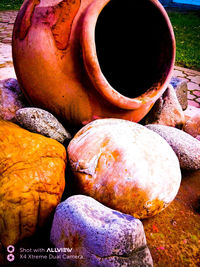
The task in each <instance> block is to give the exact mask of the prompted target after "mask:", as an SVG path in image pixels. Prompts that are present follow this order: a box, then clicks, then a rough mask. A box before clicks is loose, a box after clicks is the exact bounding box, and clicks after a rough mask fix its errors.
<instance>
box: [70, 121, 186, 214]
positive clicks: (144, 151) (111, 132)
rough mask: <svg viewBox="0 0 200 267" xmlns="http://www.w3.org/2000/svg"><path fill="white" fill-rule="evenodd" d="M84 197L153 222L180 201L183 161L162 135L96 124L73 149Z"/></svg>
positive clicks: (75, 141)
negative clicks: (168, 207)
mask: <svg viewBox="0 0 200 267" xmlns="http://www.w3.org/2000/svg"><path fill="white" fill-rule="evenodd" d="M68 156H69V162H70V165H71V168H72V171H73V173H74V176H75V179H76V182H75V183H76V184H77V186H79V192H80V193H81V194H86V195H89V196H91V197H93V198H95V199H96V200H98V201H99V202H102V203H103V204H104V205H107V206H108V207H110V208H112V209H116V210H119V211H121V212H124V213H127V214H131V215H132V216H134V217H136V218H147V217H151V216H153V215H155V214H157V213H159V212H160V211H161V210H163V209H164V208H165V207H166V206H167V205H169V203H170V202H171V201H172V200H173V199H174V197H175V196H176V194H177V192H178V189H179V186H180V181H181V173H180V166H179V162H178V159H177V157H176V155H175V153H174V152H173V150H172V149H171V147H170V146H169V145H168V144H167V142H166V141H165V140H164V139H163V138H161V137H160V136H159V135H158V134H156V133H154V132H153V131H150V130H148V129H147V128H146V127H144V126H142V125H140V124H136V123H133V122H129V121H126V120H120V119H103V120H96V121H94V122H92V123H90V124H88V125H86V126H85V127H83V128H82V129H81V130H80V131H79V132H78V133H77V134H76V135H75V137H74V138H73V139H72V141H71V142H70V144H69V146H68Z"/></svg>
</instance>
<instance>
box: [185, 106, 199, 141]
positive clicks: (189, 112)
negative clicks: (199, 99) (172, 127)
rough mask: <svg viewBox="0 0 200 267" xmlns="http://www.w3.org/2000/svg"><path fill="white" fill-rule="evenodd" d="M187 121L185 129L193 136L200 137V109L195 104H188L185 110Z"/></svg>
mask: <svg viewBox="0 0 200 267" xmlns="http://www.w3.org/2000/svg"><path fill="white" fill-rule="evenodd" d="M184 114H185V119H186V123H185V125H184V128H183V130H184V131H185V132H186V133H188V134H190V135H192V136H193V137H195V138H197V139H198V140H199V139H200V109H199V108H195V107H193V106H188V108H187V109H186V110H185V112H184Z"/></svg>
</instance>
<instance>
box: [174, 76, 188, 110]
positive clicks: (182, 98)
mask: <svg viewBox="0 0 200 267" xmlns="http://www.w3.org/2000/svg"><path fill="white" fill-rule="evenodd" d="M170 84H171V85H172V86H173V87H174V89H175V92H176V96H177V98H178V101H179V103H180V105H181V107H182V109H183V110H185V109H186V108H187V106H188V101H187V94H188V88H187V82H186V81H183V80H182V79H180V78H178V77H172V79H171V81H170Z"/></svg>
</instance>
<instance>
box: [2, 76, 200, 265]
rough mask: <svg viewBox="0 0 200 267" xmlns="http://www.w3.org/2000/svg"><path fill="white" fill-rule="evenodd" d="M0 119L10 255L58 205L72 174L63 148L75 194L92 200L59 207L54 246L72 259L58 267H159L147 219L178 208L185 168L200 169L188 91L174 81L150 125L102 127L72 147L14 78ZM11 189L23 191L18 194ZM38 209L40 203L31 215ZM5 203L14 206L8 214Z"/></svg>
mask: <svg viewBox="0 0 200 267" xmlns="http://www.w3.org/2000/svg"><path fill="white" fill-rule="evenodd" d="M174 89H175V90H174ZM0 119H1V120H0V128H1V130H2V131H0V134H2V136H0V140H1V142H0V146H2V151H3V152H0V185H1V188H0V207H1V211H3V213H2V216H1V218H3V221H4V224H1V223H0V227H1V228H2V227H3V226H2V225H4V226H5V222H6V228H5V227H4V228H2V229H0V233H1V235H0V238H1V243H2V244H3V246H7V245H8V244H10V242H11V243H12V244H15V243H17V242H18V241H20V240H21V239H23V238H25V237H29V236H30V235H32V234H34V233H35V231H36V230H37V229H36V228H37V227H38V226H40V227H42V226H43V225H45V223H46V222H47V221H48V218H49V216H50V215H51V214H52V212H54V209H55V207H56V206H57V205H58V203H59V202H60V200H61V195H62V194H63V191H64V180H65V179H64V176H65V175H67V174H65V173H64V171H65V166H66V150H65V147H64V145H62V144H63V143H64V144H65V146H67V154H68V157H67V158H68V159H69V162H68V164H69V165H70V167H71V170H72V172H73V173H74V178H73V179H74V181H75V183H76V184H77V188H78V190H79V192H80V194H84V195H89V196H90V197H87V196H84V195H74V196H72V197H70V198H67V199H66V200H65V201H63V202H61V203H60V204H59V205H58V206H57V208H56V211H55V214H54V220H53V224H52V228H51V242H52V243H53V244H54V245H55V246H56V247H61V248H64V247H68V248H72V251H73V253H69V252H68V254H66V251H65V252H64V254H63V252H62V253H61V251H60V252H58V255H57V256H58V257H57V259H58V262H59V264H60V265H61V266H63V265H65V264H66V263H67V264H72V265H73V264H74V263H75V262H76V264H77V265H76V266H153V262H152V258H151V255H150V252H149V249H148V247H147V244H146V239H145V234H144V230H143V226H142V223H141V221H140V220H139V219H143V218H147V217H149V216H153V215H155V214H157V213H158V212H160V211H161V210H163V209H164V208H165V207H167V205H169V203H170V202H171V201H172V200H173V199H174V197H175V196H176V194H177V192H178V189H179V186H180V182H181V172H180V168H182V169H187V170H198V169H200V141H199V140H198V139H200V138H199V136H200V112H199V110H198V109H195V108H191V107H190V106H189V107H188V105H187V85H186V84H185V82H181V81H180V80H179V79H177V78H173V79H172V81H171V85H169V87H168V88H167V89H166V91H165V92H164V94H163V95H162V97H161V98H160V99H159V100H158V101H157V102H156V103H155V105H154V107H153V108H152V110H151V112H149V114H148V115H147V116H146V118H145V119H144V120H143V122H142V123H143V124H145V126H143V125H141V124H136V123H133V122H129V121H124V120H118V119H104V120H97V121H95V122H92V123H90V124H89V125H86V126H85V127H84V128H82V129H81V130H80V131H79V132H78V133H77V134H76V135H75V136H74V137H73V139H72V136H71V135H70V133H69V132H68V131H67V130H66V129H65V128H64V127H63V125H62V124H61V123H60V122H59V121H58V120H57V119H56V118H55V117H54V116H53V115H52V114H50V113H49V112H47V111H45V110H42V109H39V108H36V107H29V105H28V104H27V102H26V100H25V98H24V96H23V94H22V92H21V91H20V88H19V85H18V83H17V81H16V80H15V79H8V80H4V81H1V82H0ZM16 124H19V125H20V126H21V127H22V128H21V127H19V126H17V125H16ZM177 128H178V129H177ZM25 129H26V130H25ZM5 130H6V131H7V135H6V134H5ZM27 130H28V131H27ZM42 135H43V136H46V137H48V138H46V137H43V136H42ZM3 136H4V138H3ZM13 137H14V139H13ZM52 139H55V140H56V141H55V140H52ZM71 139H72V140H71ZM20 140H21V141H20ZM49 140H50V141H49ZM51 140H52V141H51ZM70 140H71V142H70V143H69V141H70ZM65 141H67V142H65ZM6 142H7V143H6ZM58 142H60V143H61V144H60V143H58ZM68 143H69V145H68ZM20 154H21V155H20ZM33 155H37V157H34V156H33ZM20 158H21V160H20ZM37 166H38V168H37ZM22 167H23V168H22ZM8 171H9V172H8ZM8 173H9V175H8ZM2 177H3V178H2ZM19 177H21V178H23V179H21V180H20V183H19V184H18V182H17V181H18V180H17V179H19ZM27 177H29V179H27ZM52 177H55V179H53V180H52ZM67 180H68V177H67V179H66V181H67ZM7 185H9V188H17V189H16V190H14V191H15V192H10V190H9V188H8V186H7ZM10 185H11V187H10ZM30 192H31V193H30ZM33 196H34V197H33ZM49 196H50V197H49ZM31 201H34V203H35V204H34V205H31V206H32V208H31V209H29V208H28V207H29V206H30V203H32V202H31ZM27 202H29V204H28V206H27ZM5 203H10V204H9V205H10V206H8V207H10V208H9V209H8V210H9V212H6V207H7V206H5ZM102 203H103V204H104V205H105V206H104V205H103V204H102ZM13 205H16V207H17V208H15V209H13ZM26 209H29V211H28V212H26V214H24V211H25V210H26ZM41 212H42V213H41ZM19 214H20V216H21V217H20V216H18V215H19ZM127 214H130V215H127ZM17 216H18V217H17ZM134 217H135V218H134ZM13 218H14V221H13ZM16 218H18V219H16ZM136 218H137V219H136ZM31 222H32V224H31ZM27 224H28V226H30V227H29V228H30V229H29V228H27ZM13 225H14V227H13ZM9 227H11V228H12V231H10V230H9ZM20 227H21V228H20ZM19 228H20V229H21V230H20V232H19V231H18V230H19ZM17 229H18V230H17ZM61 254H62V255H61ZM72 254H73V255H72ZM63 255H64V256H63ZM72 256H74V257H72Z"/></svg>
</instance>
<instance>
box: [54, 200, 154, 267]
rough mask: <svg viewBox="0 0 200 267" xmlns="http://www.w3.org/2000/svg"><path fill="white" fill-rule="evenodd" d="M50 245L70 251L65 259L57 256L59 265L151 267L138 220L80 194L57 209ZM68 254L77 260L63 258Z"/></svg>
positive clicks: (149, 256) (141, 226) (142, 231)
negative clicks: (70, 249)
mask: <svg viewBox="0 0 200 267" xmlns="http://www.w3.org/2000/svg"><path fill="white" fill-rule="evenodd" d="M51 242H52V243H53V245H54V246H55V247H57V248H72V252H71V253H65V255H64V256H65V257H63V254H64V253H63V254H62V253H58V254H57V255H60V258H61V259H59V260H58V264H59V266H81V267H94V266H105V267H118V266H119V267H120V266H153V262H152V258H151V254H150V251H149V249H148V247H147V244H146V238H145V234H144V230H143V225H142V223H141V221H140V220H138V219H135V218H134V217H132V216H130V215H126V214H123V213H121V212H118V211H115V210H112V209H110V208H108V207H106V206H104V205H102V204H101V203H99V202H97V201H96V200H94V199H93V198H91V197H87V196H83V195H75V196H72V197H70V198H68V199H67V200H65V201H64V202H62V203H60V204H59V205H58V206H57V208H56V212H55V215H54V220H53V224H52V229H51ZM72 255H76V256H77V258H76V259H73V258H72V257H71V258H69V259H67V258H66V256H69V257H70V256H72Z"/></svg>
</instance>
